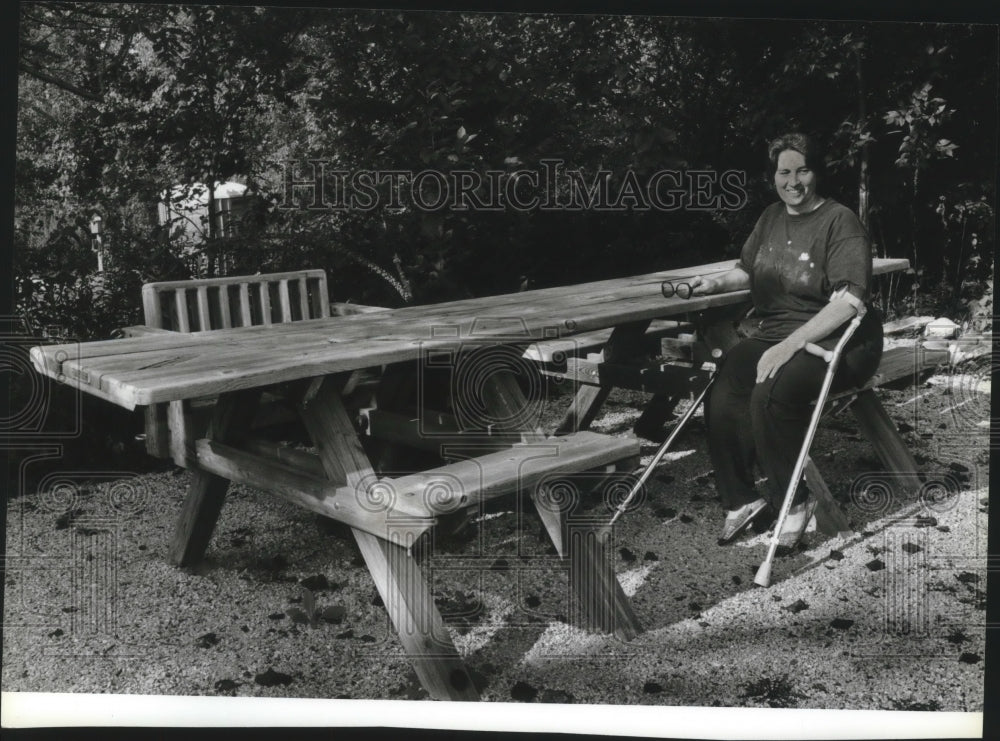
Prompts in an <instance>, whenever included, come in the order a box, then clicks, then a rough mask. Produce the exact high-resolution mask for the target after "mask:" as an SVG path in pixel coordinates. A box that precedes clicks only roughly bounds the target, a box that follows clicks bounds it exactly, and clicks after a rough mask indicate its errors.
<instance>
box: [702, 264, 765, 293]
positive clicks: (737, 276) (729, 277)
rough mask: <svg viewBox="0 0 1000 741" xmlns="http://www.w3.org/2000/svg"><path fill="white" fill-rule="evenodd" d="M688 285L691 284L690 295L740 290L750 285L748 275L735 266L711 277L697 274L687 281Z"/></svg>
mask: <svg viewBox="0 0 1000 741" xmlns="http://www.w3.org/2000/svg"><path fill="white" fill-rule="evenodd" d="M688 285H690V286H691V295H692V296H706V295H708V294H710V293H727V292H729V291H742V290H744V289H746V288H749V287H750V275H749V274H748V273H747V271H746V270H744V269H743V268H741V267H735V268H731V269H730V270H727V271H726V272H725V273H721V274H719V275H713V276H711V277H708V276H704V275H697V276H695V277H694V278H692V279H691V280H690V281H688Z"/></svg>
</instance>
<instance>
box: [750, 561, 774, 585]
mask: <svg viewBox="0 0 1000 741" xmlns="http://www.w3.org/2000/svg"><path fill="white" fill-rule="evenodd" d="M753 583H754V584H756V585H757V586H759V587H769V586H771V564H770V563H767V562H765V563H762V564H761V565H760V568H759V569H757V575H756V576H755V577H754V578H753Z"/></svg>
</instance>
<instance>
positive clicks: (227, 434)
mask: <svg viewBox="0 0 1000 741" xmlns="http://www.w3.org/2000/svg"><path fill="white" fill-rule="evenodd" d="M259 400H260V390H259V389H250V390H247V391H237V392H234V393H231V394H223V395H222V396H221V397H219V401H218V403H216V405H215V409H214V410H213V414H212V421H211V423H210V425H209V430H208V437H209V438H211V439H213V440H218V441H220V442H224V443H232V442H234V441H236V440H238V439H239V438H240V437H242V436H243V435H245V434H246V432H247V430H248V429H249V428H250V423H251V422H252V421H253V416H254V414H255V413H256V411H257V403H258V401H259ZM192 473H193V476H194V478H193V480H192V482H191V488H190V489H189V490H188V493H187V496H186V497H185V498H184V504H183V505H182V506H181V514H180V518H179V519H178V521H177V528H176V530H175V532H174V539H173V541H172V543H171V545H170V552H169V556H168V557H169V559H170V561H171V562H173V563H174V564H176V565H178V566H194V565H195V564H197V563H198V562H199V561H201V559H202V557H203V556H204V555H205V550H206V549H207V548H208V543H209V541H210V540H211V539H212V533H213V531H214V530H215V523H216V522H217V521H218V519H219V514H220V513H221V512H222V505H223V503H224V502H225V499H226V491H227V490H228V489H229V481H228V480H227V479H225V478H222V477H221V476H216V475H214V474H211V473H208V472H206V471H201V470H198V469H197V468H196V469H194V470H193V472H192Z"/></svg>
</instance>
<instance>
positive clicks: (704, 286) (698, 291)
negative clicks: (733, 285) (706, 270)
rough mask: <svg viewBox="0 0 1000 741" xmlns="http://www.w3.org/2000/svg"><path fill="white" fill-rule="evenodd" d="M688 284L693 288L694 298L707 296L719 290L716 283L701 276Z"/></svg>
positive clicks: (697, 276)
mask: <svg viewBox="0 0 1000 741" xmlns="http://www.w3.org/2000/svg"><path fill="white" fill-rule="evenodd" d="M687 284H688V285H689V286H691V295H692V296H707V295H708V294H710V293H715V292H716V291H718V290H719V288H718V286H717V285H716V282H715V281H714V280H713V279H712V278H706V277H704V276H701V275H696V276H695V277H693V278H691V279H690V280H689V281H688V282H687Z"/></svg>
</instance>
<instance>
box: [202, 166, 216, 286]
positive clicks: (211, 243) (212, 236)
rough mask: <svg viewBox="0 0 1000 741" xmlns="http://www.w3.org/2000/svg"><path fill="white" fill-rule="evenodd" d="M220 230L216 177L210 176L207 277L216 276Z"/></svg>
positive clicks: (206, 252)
mask: <svg viewBox="0 0 1000 741" xmlns="http://www.w3.org/2000/svg"><path fill="white" fill-rule="evenodd" d="M218 236H219V235H218V230H217V229H216V226H215V178H214V177H213V176H212V175H209V177H208V244H207V245H205V246H206V249H205V255H206V257H207V258H208V267H207V270H206V272H207V273H208V274H207V275H206V276H205V277H206V278H214V277H215V240H216V239H217V238H218Z"/></svg>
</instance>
